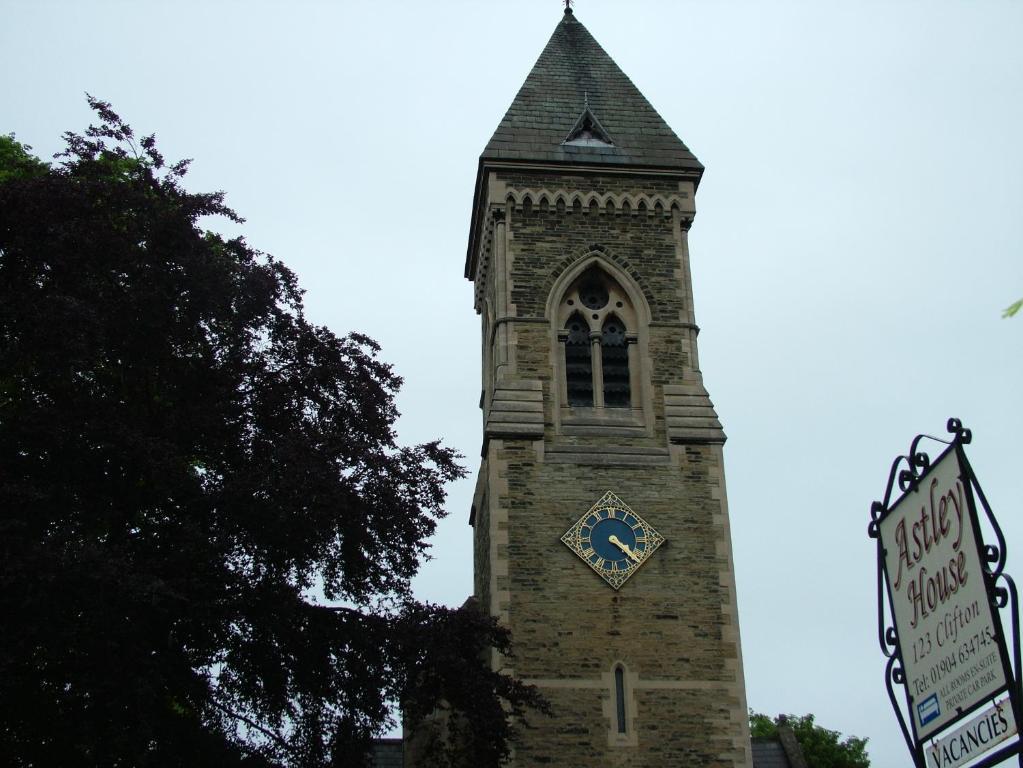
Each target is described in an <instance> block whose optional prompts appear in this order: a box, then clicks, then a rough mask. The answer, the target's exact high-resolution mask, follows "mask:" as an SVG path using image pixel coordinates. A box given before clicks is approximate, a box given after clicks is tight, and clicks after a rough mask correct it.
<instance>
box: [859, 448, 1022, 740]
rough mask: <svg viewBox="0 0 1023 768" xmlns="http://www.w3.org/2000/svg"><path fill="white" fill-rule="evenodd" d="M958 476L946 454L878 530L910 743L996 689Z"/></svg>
mask: <svg viewBox="0 0 1023 768" xmlns="http://www.w3.org/2000/svg"><path fill="white" fill-rule="evenodd" d="M960 474H961V471H960V467H959V460H958V457H957V456H956V452H955V451H954V450H949V451H947V452H946V453H945V454H944V455H943V456H942V458H940V459H939V460H938V461H937V462H935V464H934V465H933V466H931V468H930V469H929V471H928V472H926V473H925V474H924V476H923V477H922V478H921V480H920V482H919V483H918V484H917V486H916V487H915V488H914V489H913V490H911V491H910V492H908V493H906V494H904V495H903V496H902V497H901V498H900V499H899V500H898V501H897V502H895V504H894V505H893V506H892V508H891V509H890V510H889V511H888V513H887V514H886V515H885V517H884V518H883V519H882V520H881V522H880V524H879V531H880V536H881V545H882V547H883V548H884V565H885V576H886V577H887V580H888V587H889V595H890V598H891V605H892V612H893V615H894V619H895V630H896V632H897V633H898V635H899V645H900V647H901V649H902V663H903V668H904V670H905V673H906V685H907V687H908V691H909V696H910V716H911V718H912V721H913V731H914V732H915V734H916V738H917V740H918V741H922V740H923V739H925V738H927V737H929V736H930V735H932V734H934V733H937V732H938V731H940V730H941V729H942V728H944V727H945V726H946V725H948V724H949V723H951V722H952V721H953V720H955V719H956V717H957V716H958V715H959V713H961V712H964V711H966V710H969V709H970V708H971V707H973V706H975V705H977V704H980V703H982V702H983V701H984V700H985V699H991V698H994V696H995V695H996V694H998V693H999V692H1000V691H1002V690H1004V689H1005V687H1006V679H1005V671H1004V667H1003V663H1002V654H1001V650H1000V645H999V643H998V642H997V640H996V637H997V631H996V630H997V627H998V625H997V624H996V623H995V619H994V616H993V612H992V609H991V604H990V603H989V601H988V595H987V589H986V588H985V586H984V573H983V570H982V568H981V559H980V551H979V548H978V543H977V540H976V536H975V534H974V531H975V530H976V529H975V525H974V521H973V514H972V512H971V511H970V509H971V504H970V503H969V502H968V501H967V494H968V493H969V490H968V489H967V488H966V487H965V485H964V483H963V481H962V479H961V478H960Z"/></svg>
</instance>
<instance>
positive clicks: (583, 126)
mask: <svg viewBox="0 0 1023 768" xmlns="http://www.w3.org/2000/svg"><path fill="white" fill-rule="evenodd" d="M562 144H571V145H573V146H578V147H611V146H614V142H613V141H611V137H610V135H608V132H607V131H605V130H604V126H602V125H601V124H600V121H599V120H597V116H596V115H594V114H593V112H592V110H590V105H589V104H587V105H586V107H585V108H584V109H583V113H582V114H581V115H579V119H578V120H576V121H575V125H574V126H572V130H571V131H569V132H568V136H567V137H566V138H565V140H564V141H563V142H562Z"/></svg>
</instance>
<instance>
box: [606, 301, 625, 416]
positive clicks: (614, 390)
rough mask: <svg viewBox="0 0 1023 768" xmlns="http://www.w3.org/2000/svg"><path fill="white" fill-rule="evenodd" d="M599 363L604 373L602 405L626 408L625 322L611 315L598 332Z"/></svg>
mask: <svg viewBox="0 0 1023 768" xmlns="http://www.w3.org/2000/svg"><path fill="white" fill-rule="evenodd" d="M600 358H601V360H600V365H601V368H602V369H603V373H604V405H605V406H606V407H608V408H628V407H629V403H630V400H631V393H630V391H629V347H628V342H627V341H626V339H625V323H623V322H622V321H621V320H619V319H618V318H617V317H614V316H613V315H612V316H611V317H609V318H608V319H607V320H606V321H604V327H603V329H601V333H600Z"/></svg>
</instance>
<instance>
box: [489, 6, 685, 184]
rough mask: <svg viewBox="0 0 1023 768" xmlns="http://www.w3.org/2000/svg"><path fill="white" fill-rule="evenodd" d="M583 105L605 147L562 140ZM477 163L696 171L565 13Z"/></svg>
mask: <svg viewBox="0 0 1023 768" xmlns="http://www.w3.org/2000/svg"><path fill="white" fill-rule="evenodd" d="M587 108H588V109H589V110H590V112H591V114H592V115H593V116H594V117H595V118H596V120H597V121H599V125H600V126H601V127H602V128H603V129H604V130H605V131H606V132H607V135H608V138H610V140H611V144H610V145H604V146H596V145H594V144H593V143H582V144H565V140H566V139H568V138H569V134H570V132H571V131H572V130H573V128H574V127H576V125H577V123H578V121H579V119H580V115H582V114H583V113H584V111H585V110H586V109H587ZM480 160H481V161H483V162H486V161H488V160H496V161H512V162H515V161H526V162H556V163H577V164H586V165H589V164H596V165H627V166H646V167H651V168H662V169H685V170H695V171H697V172H700V171H702V170H703V166H702V165H701V164H700V161H699V160H697V159H696V158H695V157H694V156H693V154H692V153H691V152H690V151H689V150H688V148H686V145H685V144H683V143H682V141H681V139H679V137H678V136H676V135H675V133H674V131H672V130H671V128H669V127H668V124H667V123H665V122H664V119H663V118H662V117H661V116H660V115H659V114H657V112H656V110H654V108H653V107H652V106H650V102H648V101H647V100H646V98H645V97H644V96H643V94H642V93H640V92H639V89H638V88H636V86H635V85H633V84H632V81H631V80H629V78H628V77H627V76H626V75H625V73H624V72H622V70H621V69H619V68H618V65H617V64H615V63H614V61H613V60H612V59H611V57H610V56H608V55H607V53H606V52H605V51H604V49H603V48H601V47H600V45H599V44H598V43H597V41H596V40H594V39H593V36H592V35H590V33H589V32H588V31H587V30H586V27H584V26H583V25H582V24H581V23H580V22H579V21H577V20H576V18H575V15H574V14H573V13H572V12H571V11H566V12H565V14H564V17H563V18H562V20H561V22H560V23H559V24H558V26H557V28H556V29H555V30H554V34H553V35H551V39H550V41H549V42H548V43H547V47H546V48H544V50H543V53H541V54H540V58H539V59H538V60H537V62H536V64H535V65H533V70H532V71H531V72H530V73H529V76H528V77H527V78H526V82H525V83H523V84H522V88H521V89H520V90H519V93H518V95H517V96H516V97H515V100H514V101H513V102H512V105H511V107H509V108H508V112H507V113H506V114H505V116H504V119H503V120H501V124H500V125H499V126H498V127H497V130H496V131H495V132H494V136H493V138H491V139H490V143H488V144H487V146H486V149H484V150H483V154H482V155H481V157H480Z"/></svg>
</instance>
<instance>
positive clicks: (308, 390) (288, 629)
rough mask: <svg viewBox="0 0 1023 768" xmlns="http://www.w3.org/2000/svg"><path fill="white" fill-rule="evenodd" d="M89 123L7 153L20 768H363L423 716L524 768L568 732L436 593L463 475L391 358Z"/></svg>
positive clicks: (472, 614) (2, 347)
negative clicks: (533, 718) (329, 325)
mask: <svg viewBox="0 0 1023 768" xmlns="http://www.w3.org/2000/svg"><path fill="white" fill-rule="evenodd" d="M90 104H91V106H92V107H93V108H94V109H95V111H96V112H97V113H98V116H99V125H98V126H90V128H89V129H88V130H87V131H86V132H85V133H84V135H79V134H75V133H67V134H65V140H66V150H65V151H64V152H63V153H62V154H61V155H60V156H58V157H59V158H60V162H59V163H57V164H55V166H54V167H52V168H51V167H49V166H47V165H46V164H44V163H40V162H39V161H38V160H36V159H34V158H32V157H31V156H30V155H29V153H28V151H27V148H25V147H24V145H21V144H19V143H18V142H16V141H15V140H14V138H13V136H8V137H0V138H2V139H3V140H2V141H0V616H2V617H3V619H2V621H3V631H2V632H0V753H2V754H3V755H4V761H5V764H7V765H13V766H42V765H77V766H95V765H103V766H185V765H187V766H203V765H216V766H228V765H252V766H265V765H294V766H326V765H351V766H357V765H361V764H362V762H363V758H364V755H365V751H366V748H367V745H368V742H369V740H370V738H371V737H372V736H373V735H375V734H376V733H378V732H379V731H380V730H381V729H382V728H383V727H385V726H386V725H387V724H388V723H389V718H390V716H389V702H391V701H397V702H399V703H400V705H401V706H402V707H404V709H405V711H406V712H407V713H408V714H409V715H410V717H413V718H415V717H417V716H419V715H420V714H422V713H424V712H428V711H431V709H434V708H436V707H439V706H445V707H448V708H450V710H452V711H455V712H457V713H459V717H460V719H461V721H464V722H466V723H468V724H469V726H470V728H469V731H470V732H471V733H472V734H473V738H471V739H467V740H466V741H465V743H464V744H463V747H464V748H465V749H466V750H468V754H469V756H470V758H471V759H472V760H473V761H474V764H477V765H486V766H494V765H496V764H497V763H498V761H499V760H500V759H501V758H502V757H503V756H504V755H505V754H506V753H507V743H508V738H509V721H508V718H509V717H514V716H515V715H518V714H521V713H522V711H523V708H524V707H526V706H530V705H536V706H540V707H541V708H543V703H542V701H541V700H540V699H539V697H538V694H536V692H535V691H534V690H533V689H530V688H527V687H525V686H523V685H521V684H519V683H517V682H515V681H513V680H511V679H510V678H509V677H507V676H505V675H499V674H496V673H492V672H491V671H490V669H489V667H488V666H487V665H486V664H485V663H484V662H483V659H484V658H485V657H486V653H485V651H486V650H487V649H488V648H490V647H496V648H498V649H499V650H501V651H502V652H507V651H508V642H509V640H508V636H507V634H506V633H505V632H504V631H503V630H501V629H500V628H499V627H498V626H497V625H496V624H495V622H493V621H492V620H490V619H489V618H486V617H484V616H482V615H481V614H480V613H478V612H477V611H474V610H472V609H470V608H465V609H461V610H451V609H446V608H441V607H437V606H431V605H423V604H419V603H417V602H415V601H414V600H413V598H412V595H411V591H410V586H409V583H410V579H411V577H412V576H413V575H414V574H415V572H416V570H417V568H418V567H419V565H420V563H421V562H422V560H423V558H424V553H425V551H426V547H427V545H426V544H425V540H426V538H427V537H428V536H429V535H430V534H431V533H432V532H433V531H434V527H435V524H436V520H437V519H438V518H439V517H441V516H442V515H443V514H444V509H443V503H444V498H445V494H444V485H445V483H446V482H447V481H450V480H452V479H453V478H456V477H459V476H461V475H462V474H463V470H462V469H461V468H460V467H459V466H458V464H457V463H456V460H457V456H456V454H455V453H454V452H453V451H452V450H451V449H449V448H445V447H443V446H442V445H441V444H440V443H439V442H431V443H426V444H424V445H417V446H401V445H399V444H398V442H397V438H396V436H395V433H394V422H395V419H396V417H397V411H396V408H395V403H394V396H395V393H396V391H397V389H398V387H399V385H400V383H401V381H400V379H399V378H398V377H397V376H395V374H394V373H393V371H392V370H391V368H390V366H388V365H387V364H385V363H383V362H381V361H380V360H379V359H378V357H377V352H378V348H377V345H376V344H375V343H374V342H373V341H371V340H370V339H369V338H367V337H365V336H361V335H358V334H350V335H348V336H344V337H338V336H335V335H334V334H333V333H331V332H330V331H329V330H327V329H326V328H322V327H316V326H314V325H312V324H311V323H309V322H308V320H307V319H306V318H305V316H304V314H303V308H302V300H301V291H300V289H299V287H298V283H297V281H296V278H295V275H294V274H292V273H291V272H290V271H289V270H288V269H287V268H286V267H285V266H284V265H283V264H282V263H281V262H279V261H277V260H276V259H274V258H272V257H270V256H268V255H265V254H262V253H260V252H258V251H255V250H253V249H252V248H250V247H249V246H248V245H247V244H246V243H245V242H244V240H242V239H232V240H226V239H223V238H221V237H220V236H218V235H216V234H213V233H211V232H208V231H204V230H203V229H201V228H200V227H199V224H198V222H199V220H200V219H201V218H202V217H204V216H225V217H227V218H228V219H231V220H233V221H240V219H239V218H238V217H237V216H236V215H235V214H234V213H233V212H232V211H231V210H230V209H229V208H228V207H227V206H226V205H225V204H224V196H223V194H222V193H206V194H197V193H191V192H188V191H186V190H185V189H184V187H183V186H182V177H183V176H184V175H185V172H186V169H187V162H179V163H176V164H173V165H167V164H166V163H165V162H164V159H163V157H161V155H160V153H159V152H158V151H157V149H156V143H155V140H154V138H153V137H152V136H148V137H145V138H142V139H140V140H136V138H135V136H134V134H133V133H132V131H131V129H130V128H129V127H128V126H127V125H126V124H125V123H124V122H122V121H121V119H120V118H119V117H118V116H117V115H116V114H115V113H114V112H113V111H112V110H111V109H110V106H109V105H108V104H105V103H103V102H100V101H97V100H94V99H92V98H91V97H90ZM317 595H322V596H323V597H322V598H318V597H317Z"/></svg>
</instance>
